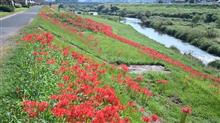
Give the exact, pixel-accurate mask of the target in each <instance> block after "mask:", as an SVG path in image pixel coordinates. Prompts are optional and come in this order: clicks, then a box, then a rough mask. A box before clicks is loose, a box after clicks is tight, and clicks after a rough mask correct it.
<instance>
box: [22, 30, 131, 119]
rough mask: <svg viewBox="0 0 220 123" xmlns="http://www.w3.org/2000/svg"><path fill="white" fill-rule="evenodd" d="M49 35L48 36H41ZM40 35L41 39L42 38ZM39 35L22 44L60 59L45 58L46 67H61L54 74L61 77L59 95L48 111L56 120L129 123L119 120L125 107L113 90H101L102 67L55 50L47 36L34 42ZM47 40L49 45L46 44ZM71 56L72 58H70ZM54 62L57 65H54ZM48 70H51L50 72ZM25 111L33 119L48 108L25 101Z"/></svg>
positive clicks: (44, 104) (107, 88)
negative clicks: (47, 51) (46, 51)
mask: <svg viewBox="0 0 220 123" xmlns="http://www.w3.org/2000/svg"><path fill="white" fill-rule="evenodd" d="M44 34H48V33H44ZM44 34H39V35H40V37H41V35H44ZM39 35H37V34H34V35H32V36H33V37H29V36H27V37H28V38H24V40H25V41H27V42H31V43H38V42H40V44H41V45H42V46H43V47H41V46H40V48H38V49H39V50H42V51H39V52H38V53H34V54H35V56H37V55H39V54H41V53H40V52H43V51H45V49H49V50H50V52H57V53H59V55H60V56H61V57H60V58H61V59H56V58H57V57H58V56H57V53H56V57H52V58H51V56H50V55H52V54H48V55H46V56H45V57H49V60H47V61H45V62H46V63H47V64H48V65H50V64H54V63H56V65H60V66H59V67H58V70H55V74H56V75H57V76H59V77H60V81H59V82H60V83H58V84H57V85H58V87H59V91H58V92H57V93H56V94H53V95H51V96H50V100H53V101H51V102H56V103H55V104H53V105H52V107H51V108H49V111H50V112H51V113H52V115H54V116H55V117H58V118H65V119H66V120H67V121H68V122H93V123H104V122H118V123H128V122H129V120H128V118H122V117H121V115H120V114H121V112H122V111H123V110H124V106H123V105H122V104H121V102H120V100H119V98H118V97H117V96H116V93H115V91H114V89H113V88H111V87H109V86H104V87H100V84H101V83H102V82H101V79H100V78H101V76H102V75H104V74H105V71H106V70H105V69H104V67H105V64H97V63H96V62H95V61H93V60H92V59H90V58H88V57H86V56H84V55H82V54H79V53H78V52H75V51H72V53H70V50H69V49H68V48H64V49H58V48H57V47H56V46H53V45H52V44H51V41H52V40H51V39H50V38H48V37H47V36H43V37H44V38H41V39H39V38H36V37H38V36H39ZM42 40H43V42H50V43H49V44H50V45H45V43H42V42H41V41H42ZM46 40H50V41H46ZM70 54H71V55H70ZM59 60H61V62H59ZM55 61H57V62H55ZM49 70H51V69H49ZM23 104H24V111H25V112H26V113H28V114H29V116H30V117H36V116H38V114H39V113H40V112H43V111H45V110H46V109H47V108H48V103H45V102H34V101H25V102H24V103H23Z"/></svg>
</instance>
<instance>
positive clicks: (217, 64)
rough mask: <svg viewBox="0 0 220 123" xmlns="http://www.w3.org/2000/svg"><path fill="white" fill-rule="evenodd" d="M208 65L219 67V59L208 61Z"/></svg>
mask: <svg viewBox="0 0 220 123" xmlns="http://www.w3.org/2000/svg"><path fill="white" fill-rule="evenodd" d="M208 66H211V67H214V68H217V69H220V60H216V61H213V62H210V63H209V64H208Z"/></svg>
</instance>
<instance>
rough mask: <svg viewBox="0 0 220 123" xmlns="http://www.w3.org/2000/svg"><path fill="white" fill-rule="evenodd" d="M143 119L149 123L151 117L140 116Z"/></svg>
mask: <svg viewBox="0 0 220 123" xmlns="http://www.w3.org/2000/svg"><path fill="white" fill-rule="evenodd" d="M142 119H143V121H144V122H145V123H149V122H151V118H150V117H146V116H145V117H143V118H142Z"/></svg>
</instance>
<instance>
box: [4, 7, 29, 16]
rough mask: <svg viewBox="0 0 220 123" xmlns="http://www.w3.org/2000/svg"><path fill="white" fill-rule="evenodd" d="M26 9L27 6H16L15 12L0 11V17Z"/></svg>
mask: <svg viewBox="0 0 220 123" xmlns="http://www.w3.org/2000/svg"><path fill="white" fill-rule="evenodd" d="M27 9H29V8H24V7H22V8H16V9H15V12H0V19H1V18H3V17H7V16H10V15H13V14H17V13H19V12H23V11H25V10H27Z"/></svg>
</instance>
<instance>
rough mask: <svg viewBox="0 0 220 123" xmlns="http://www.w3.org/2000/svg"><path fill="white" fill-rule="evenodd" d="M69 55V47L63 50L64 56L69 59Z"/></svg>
mask: <svg viewBox="0 0 220 123" xmlns="http://www.w3.org/2000/svg"><path fill="white" fill-rule="evenodd" d="M68 55H69V47H67V48H64V49H63V56H65V57H67V56H68Z"/></svg>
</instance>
